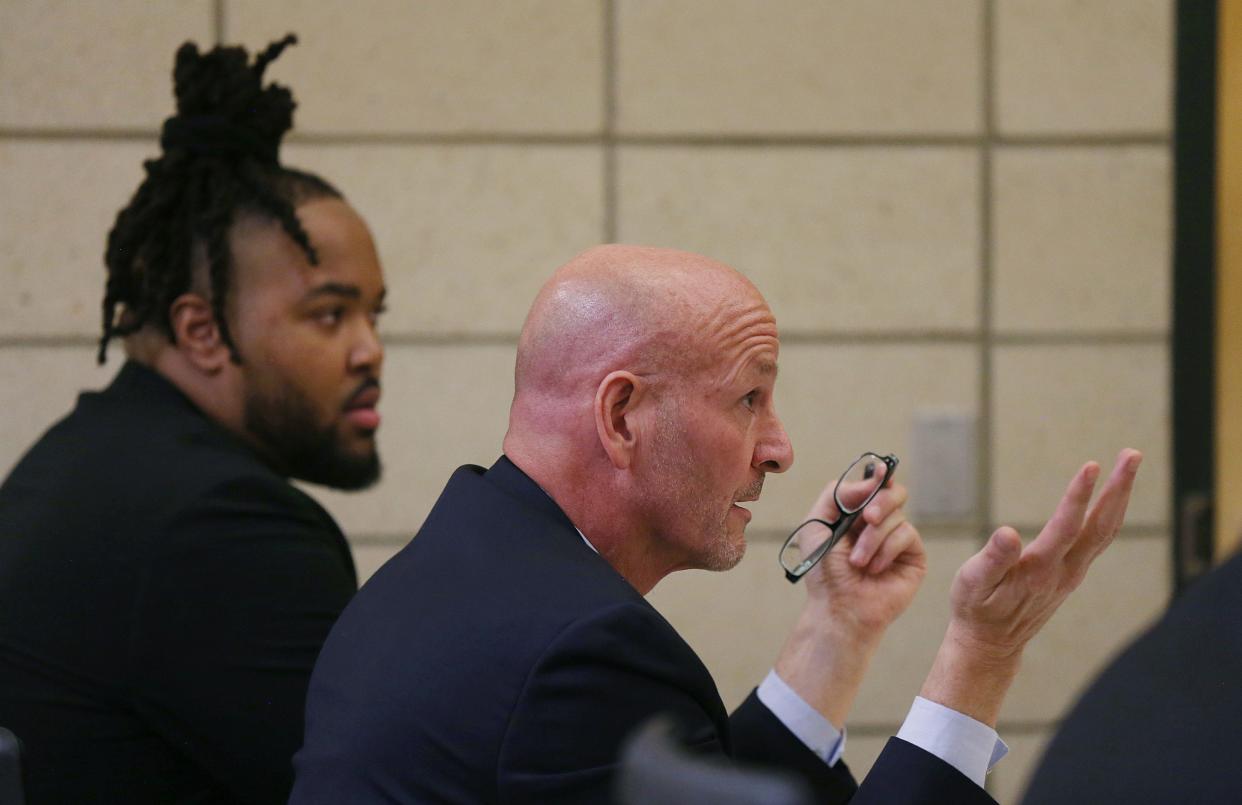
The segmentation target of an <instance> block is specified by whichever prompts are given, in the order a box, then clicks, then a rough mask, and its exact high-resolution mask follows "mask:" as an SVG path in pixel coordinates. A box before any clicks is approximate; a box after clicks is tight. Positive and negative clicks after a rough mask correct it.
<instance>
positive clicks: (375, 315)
mask: <svg viewBox="0 0 1242 805" xmlns="http://www.w3.org/2000/svg"><path fill="white" fill-rule="evenodd" d="M387 312H388V305H379V306H378V307H376V308H375V310H372V311H371V315H370V319H371V324H377V323H379V319H380V316H383V315H384V314H385V313H387Z"/></svg>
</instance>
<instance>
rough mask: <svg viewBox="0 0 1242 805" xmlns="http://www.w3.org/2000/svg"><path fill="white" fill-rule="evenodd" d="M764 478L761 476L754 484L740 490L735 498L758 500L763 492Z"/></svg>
mask: <svg viewBox="0 0 1242 805" xmlns="http://www.w3.org/2000/svg"><path fill="white" fill-rule="evenodd" d="M763 480H764V479H763V476H760V477H759V478H758V479H757V480H756V481H755V482H754V483H752V484H751V485H750V486H748V487H746V488H745V489H742V490H740V491H739V492H738V493H737V495H736V496H735V497H734V499H735V500H753V499H755V498H758V497H759V495H760V494H761V493H762V492H763Z"/></svg>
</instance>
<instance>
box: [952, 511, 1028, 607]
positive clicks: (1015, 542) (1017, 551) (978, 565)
mask: <svg viewBox="0 0 1242 805" xmlns="http://www.w3.org/2000/svg"><path fill="white" fill-rule="evenodd" d="M1021 556H1022V537H1020V536H1019V535H1018V532H1017V531H1014V530H1013V529H1012V528H1010V527H1009V526H1001V527H1000V528H998V529H996V531H994V532H993V533H992V536H991V537H990V538H989V539H988V541H987V544H986V545H984V546H983V550H981V551H979V553H977V554H975V555H974V556H972V557H970V559H967V560H966V564H964V565H962V571H961V575H962V577H963V578H962V581H963V582H965V583H966V584H967V585H968V586H969V587H971V588H973V589H975V590H989V591H990V590H992V589H994V588H995V587H996V586H997V585H998V584H1000V583H1001V581H1002V580H1004V578H1005V574H1006V573H1008V572H1009V571H1010V570H1011V569H1012V568H1013V566H1014V565H1016V564H1017V563H1018V559H1019V558H1020V557H1021Z"/></svg>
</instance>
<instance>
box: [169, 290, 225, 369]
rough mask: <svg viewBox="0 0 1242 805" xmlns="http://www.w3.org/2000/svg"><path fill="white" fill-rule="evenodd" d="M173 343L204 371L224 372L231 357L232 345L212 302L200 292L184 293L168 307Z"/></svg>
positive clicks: (193, 363)
mask: <svg viewBox="0 0 1242 805" xmlns="http://www.w3.org/2000/svg"><path fill="white" fill-rule="evenodd" d="M168 322H169V324H170V325H171V326H172V333H173V343H174V344H175V345H176V348H177V350H178V351H179V352H181V354H182V355H184V356H185V358H186V359H187V360H188V361H189V362H190V363H191V364H192V365H194V366H195V367H196V368H197V369H198V370H199V371H201V372H203V373H204V374H209V375H214V374H216V373H218V372H220V371H221V370H222V369H223V368H224V366H225V365H226V364H227V363H228V361H229V348H228V345H227V344H225V343H224V339H223V338H221V337H220V327H219V325H217V324H216V315H215V313H214V312H213V311H212V309H211V303H210V302H208V301H207V300H206V299H204V298H203V297H202V296H199V295H198V294H196V293H183V294H181V296H178V297H177V298H176V299H174V300H173V303H172V305H170V306H169V308H168Z"/></svg>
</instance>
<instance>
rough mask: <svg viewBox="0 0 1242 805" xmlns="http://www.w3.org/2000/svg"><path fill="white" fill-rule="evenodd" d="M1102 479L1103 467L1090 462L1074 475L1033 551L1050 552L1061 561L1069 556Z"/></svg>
mask: <svg viewBox="0 0 1242 805" xmlns="http://www.w3.org/2000/svg"><path fill="white" fill-rule="evenodd" d="M1099 477H1100V465H1099V464H1096V463H1095V462H1094V461H1088V462H1087V463H1086V464H1083V465H1082V469H1080V470H1078V472H1077V473H1076V474H1075V475H1074V478H1073V480H1071V481H1070V483H1069V486H1068V487H1066V489H1065V495H1063V496H1062V497H1061V502H1060V503H1058V504H1057V510H1056V511H1055V512H1053V514H1052V519H1050V520H1049V521H1048V524H1047V525H1045V526H1044V530H1043V531H1040V532H1039V536H1038V537H1036V538H1035V541H1034V542H1032V543H1031V547H1032V548H1034V549H1035V550H1037V551H1038V552H1040V553H1043V552H1048V553H1050V554H1053V555H1056V556H1058V557H1060V556H1064V555H1065V554H1067V553H1069V551H1070V549H1071V548H1073V547H1074V543H1075V541H1076V540H1077V539H1078V535H1079V533H1080V532H1081V530H1082V522H1083V518H1084V517H1085V516H1086V514H1087V504H1089V503H1090V502H1091V493H1092V491H1093V490H1094V489H1095V482H1096V479H1098V478H1099Z"/></svg>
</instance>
